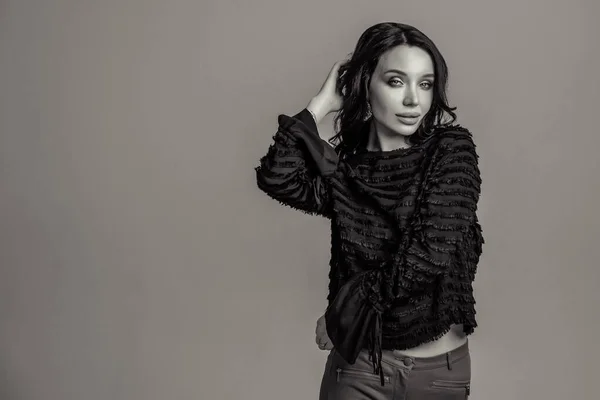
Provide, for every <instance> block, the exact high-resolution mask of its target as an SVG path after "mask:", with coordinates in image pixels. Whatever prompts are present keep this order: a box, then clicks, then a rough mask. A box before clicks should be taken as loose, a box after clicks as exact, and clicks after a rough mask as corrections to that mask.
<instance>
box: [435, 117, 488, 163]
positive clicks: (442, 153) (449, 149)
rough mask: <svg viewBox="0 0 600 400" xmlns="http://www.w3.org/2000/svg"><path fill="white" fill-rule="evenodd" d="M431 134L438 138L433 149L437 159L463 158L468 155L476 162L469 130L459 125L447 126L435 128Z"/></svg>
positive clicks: (474, 147) (472, 139)
mask: <svg viewBox="0 0 600 400" xmlns="http://www.w3.org/2000/svg"><path fill="white" fill-rule="evenodd" d="M433 134H434V135H437V136H438V137H437V140H436V149H435V151H436V152H437V153H438V157H441V158H449V157H457V156H458V157H464V156H467V155H469V154H470V155H471V156H472V157H474V158H475V159H476V160H477V159H478V158H479V156H478V154H477V151H476V147H477V146H476V144H475V140H474V138H473V134H472V133H471V131H470V130H469V129H467V128H465V127H462V126H460V125H447V126H442V127H438V128H436V129H435V130H434V133H433ZM438 159H439V158H438Z"/></svg>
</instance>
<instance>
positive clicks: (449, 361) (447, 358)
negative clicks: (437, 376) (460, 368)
mask: <svg viewBox="0 0 600 400" xmlns="http://www.w3.org/2000/svg"><path fill="white" fill-rule="evenodd" d="M446 362H447V363H448V369H452V362H451V360H450V352H447V353H446Z"/></svg>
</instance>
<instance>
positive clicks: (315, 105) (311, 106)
mask: <svg viewBox="0 0 600 400" xmlns="http://www.w3.org/2000/svg"><path fill="white" fill-rule="evenodd" d="M306 108H307V109H308V111H310V112H311V113H312V115H313V117H314V118H315V122H316V123H317V124H318V123H319V122H321V120H322V119H323V118H324V117H325V116H326V115H327V114H329V112H330V110H329V106H328V104H327V102H326V101H325V100H324V99H323V98H321V97H319V96H315V97H313V98H312V99H311V100H310V102H309V103H308V105H307V106H306Z"/></svg>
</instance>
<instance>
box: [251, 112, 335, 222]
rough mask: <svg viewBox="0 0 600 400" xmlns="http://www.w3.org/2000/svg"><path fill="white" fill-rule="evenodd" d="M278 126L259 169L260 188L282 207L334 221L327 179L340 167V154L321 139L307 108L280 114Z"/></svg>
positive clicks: (258, 180)
mask: <svg viewBox="0 0 600 400" xmlns="http://www.w3.org/2000/svg"><path fill="white" fill-rule="evenodd" d="M278 123H279V127H278V130H277V132H276V133H275V135H274V136H273V143H272V144H271V145H270V147H269V150H268V152H267V154H266V155H264V156H263V157H262V158H261V159H260V163H259V165H258V166H257V167H256V168H255V171H256V182H257V185H258V187H259V189H260V190H262V191H263V192H265V193H266V194H267V195H268V196H270V197H271V198H273V199H275V200H277V201H279V202H280V203H282V204H285V205H287V206H290V207H292V208H295V209H297V210H301V211H303V212H305V213H308V214H314V215H322V216H324V217H327V218H330V217H331V214H330V213H331V211H330V210H331V207H330V206H331V201H330V194H329V193H330V190H329V185H328V182H327V178H328V177H329V176H331V175H332V174H333V173H334V171H335V169H336V168H337V164H338V156H337V153H336V152H335V150H334V149H333V147H331V145H329V143H327V142H326V141H324V140H323V139H321V138H320V137H319V133H318V130H317V125H316V123H315V120H314V119H313V117H312V115H311V114H310V112H309V111H308V110H307V109H306V108H304V109H303V110H302V111H300V112H299V113H298V114H296V115H294V116H292V117H290V116H287V115H285V114H280V115H279V117H278Z"/></svg>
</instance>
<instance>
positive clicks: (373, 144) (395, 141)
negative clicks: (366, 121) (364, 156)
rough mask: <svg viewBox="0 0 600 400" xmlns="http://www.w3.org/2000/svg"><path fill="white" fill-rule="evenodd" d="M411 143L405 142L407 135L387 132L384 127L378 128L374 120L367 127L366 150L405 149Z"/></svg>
mask: <svg viewBox="0 0 600 400" xmlns="http://www.w3.org/2000/svg"><path fill="white" fill-rule="evenodd" d="M411 146H412V145H411V144H409V143H408V142H407V137H406V136H403V135H398V134H396V133H394V134H393V135H392V134H389V133H386V132H385V129H378V128H377V124H376V122H375V120H374V119H373V120H372V121H371V125H370V128H369V140H368V142H367V150H369V151H392V150H396V149H407V148H409V147H411Z"/></svg>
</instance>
